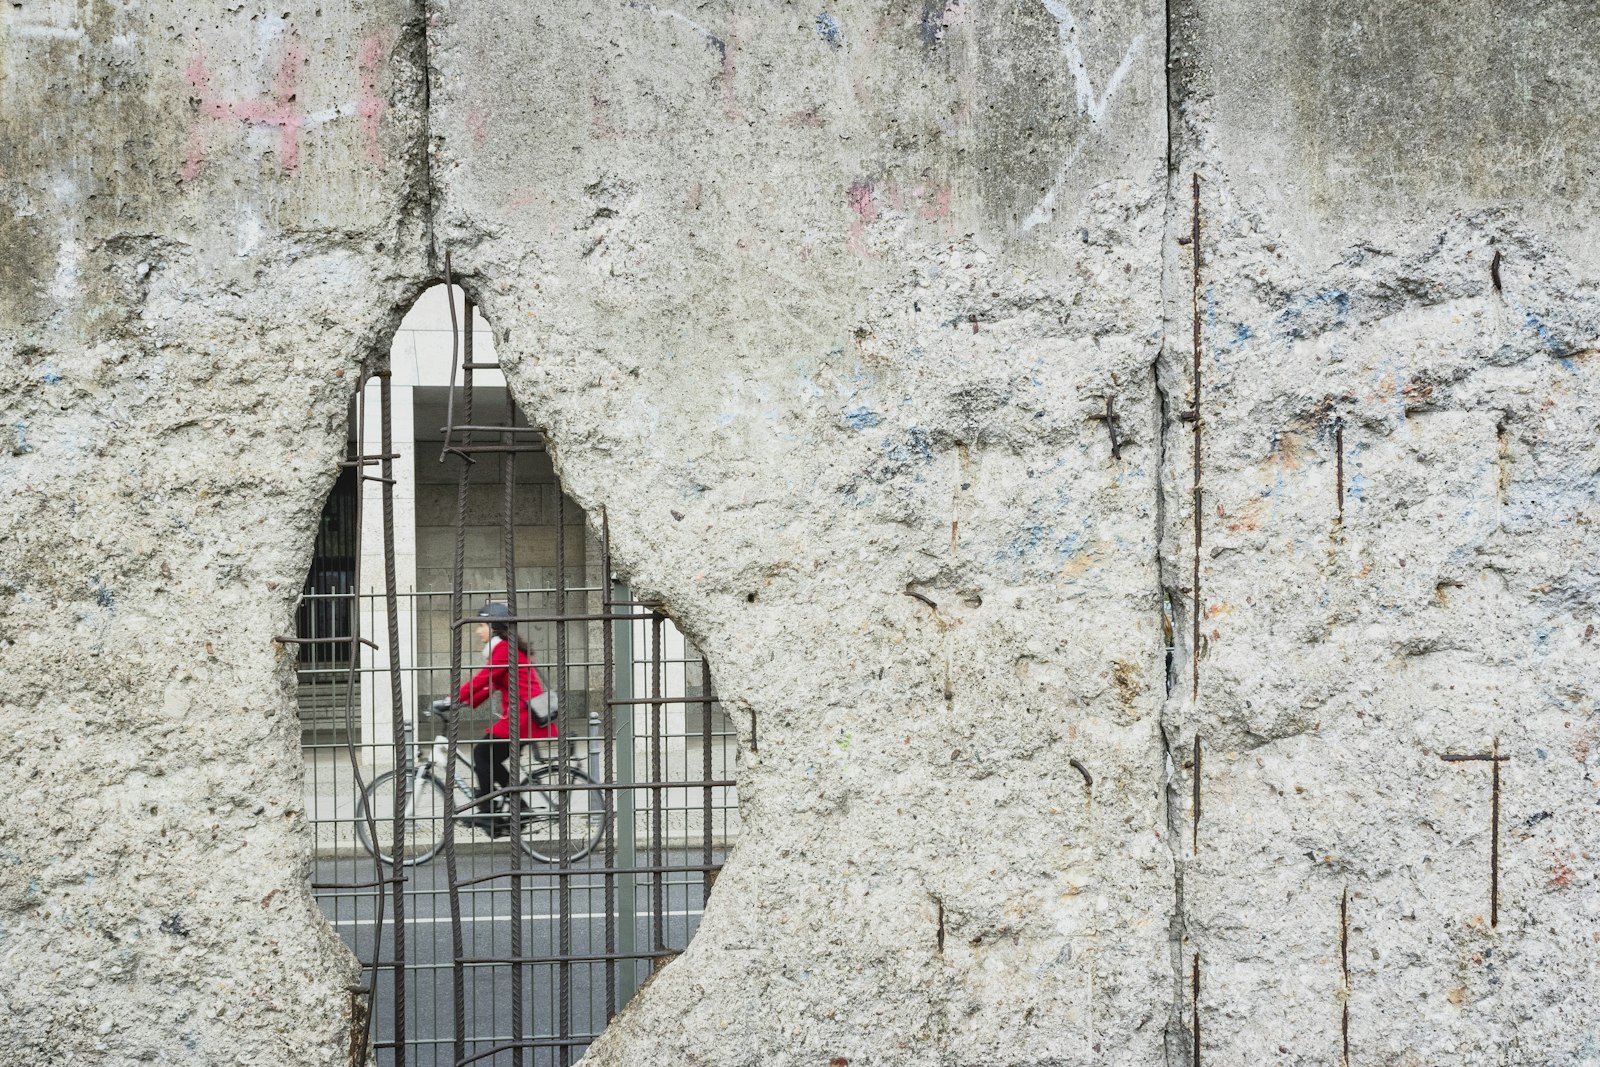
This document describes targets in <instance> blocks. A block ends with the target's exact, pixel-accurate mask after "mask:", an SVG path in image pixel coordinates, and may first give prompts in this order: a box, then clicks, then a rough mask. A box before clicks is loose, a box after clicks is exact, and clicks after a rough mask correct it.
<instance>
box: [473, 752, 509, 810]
mask: <svg viewBox="0 0 1600 1067" xmlns="http://www.w3.org/2000/svg"><path fill="white" fill-rule="evenodd" d="M510 760H511V742H510V741H502V740H500V739H499V738H494V737H485V738H484V739H483V740H481V741H479V742H477V743H476V744H474V745H473V746H472V769H473V770H474V771H475V772H477V777H478V795H479V796H480V797H481V796H483V794H485V793H487V792H489V791H490V790H492V789H497V788H501V789H503V788H504V787H506V786H508V785H510V784H511V768H510V766H508V764H509V762H510ZM478 811H479V812H480V813H481V814H484V815H487V814H489V806H488V805H487V804H480V805H478Z"/></svg>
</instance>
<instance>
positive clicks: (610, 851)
mask: <svg viewBox="0 0 1600 1067" xmlns="http://www.w3.org/2000/svg"><path fill="white" fill-rule="evenodd" d="M600 588H601V590H602V592H601V612H600V614H602V615H607V616H609V615H611V614H612V612H613V611H615V610H616V608H615V600H616V597H615V595H614V594H613V592H612V587H611V518H610V515H609V514H608V513H607V512H606V511H605V509H604V508H602V509H601V511H600ZM619 625H630V626H631V625H632V624H631V623H619V622H616V621H615V620H612V619H610V618H607V619H606V620H605V621H604V622H602V623H601V624H600V634H601V637H600V648H601V655H600V658H601V660H602V670H603V671H604V673H605V677H604V679H603V680H602V682H601V684H602V685H603V686H604V694H605V695H604V699H603V700H602V702H601V709H600V715H601V727H600V731H601V747H600V751H601V762H602V764H603V771H602V779H603V784H604V785H605V787H606V788H605V789H604V790H603V791H602V792H601V798H600V803H601V810H602V811H603V812H604V814H605V822H604V824H603V826H604V829H603V831H602V832H603V833H604V834H605V909H606V918H605V926H606V935H605V936H606V955H607V956H614V955H615V954H616V952H617V875H616V867H617V835H616V827H615V825H614V819H613V815H614V812H615V809H616V798H615V796H614V795H613V793H614V791H613V790H612V788H611V786H612V784H613V783H615V782H616V773H617V768H616V759H617V757H616V747H615V740H616V720H615V719H614V718H613V715H614V714H615V713H616V709H615V708H613V707H612V704H611V702H612V701H613V700H615V699H616V698H617V677H616V655H617V639H616V627H617V626H619ZM628 714H630V715H631V714H633V709H632V708H629V709H628ZM621 966H622V961H621V960H617V959H608V960H606V963H605V969H606V1022H607V1023H609V1022H610V1021H611V1020H612V1018H613V1017H615V1016H616V1014H617V970H618V968H620V967H621Z"/></svg>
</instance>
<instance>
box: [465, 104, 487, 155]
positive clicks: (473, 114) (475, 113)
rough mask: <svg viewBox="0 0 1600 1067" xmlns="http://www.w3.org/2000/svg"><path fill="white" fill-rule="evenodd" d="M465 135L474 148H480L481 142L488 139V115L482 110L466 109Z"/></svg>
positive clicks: (475, 108)
mask: <svg viewBox="0 0 1600 1067" xmlns="http://www.w3.org/2000/svg"><path fill="white" fill-rule="evenodd" d="M467 135H468V136H470V137H471V138H472V146H473V147H474V148H482V147H483V142H484V141H487V140H488V139H489V115H488V113H487V112H485V111H484V110H483V109H482V108H477V107H474V108H468V109H467Z"/></svg>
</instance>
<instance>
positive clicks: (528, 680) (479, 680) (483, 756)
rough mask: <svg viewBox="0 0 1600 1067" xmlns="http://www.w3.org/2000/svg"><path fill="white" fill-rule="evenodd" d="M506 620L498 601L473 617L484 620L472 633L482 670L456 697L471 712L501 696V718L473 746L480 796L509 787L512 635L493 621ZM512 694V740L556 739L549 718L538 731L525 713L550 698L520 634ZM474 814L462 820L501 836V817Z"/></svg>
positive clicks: (482, 811)
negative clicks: (479, 650)
mask: <svg viewBox="0 0 1600 1067" xmlns="http://www.w3.org/2000/svg"><path fill="white" fill-rule="evenodd" d="M510 615H511V611H510V609H509V608H507V607H506V604H505V601H503V600H491V601H489V602H488V603H486V604H484V605H483V607H482V608H480V609H479V610H478V618H480V619H483V620H485V621H483V622H480V623H478V625H477V626H476V628H475V629H474V630H473V633H474V634H475V635H476V636H477V638H478V640H479V641H481V642H483V659H484V664H485V665H484V667H483V669H481V670H480V671H478V673H477V674H474V675H473V676H472V677H471V678H470V679H468V680H467V681H466V682H463V683H462V685H461V691H460V693H458V694H457V695H456V702H457V703H459V704H467V705H470V706H472V707H474V708H475V707H477V706H478V705H480V704H482V703H483V702H484V701H485V700H488V699H489V696H490V694H491V693H498V694H500V718H499V719H497V720H495V721H494V722H493V723H491V724H490V725H489V728H488V729H487V730H485V731H484V738H483V740H481V741H479V742H477V743H476V744H475V745H473V751H472V768H473V770H474V771H475V772H476V776H477V779H478V796H480V797H481V796H484V795H485V794H487V793H489V792H491V791H492V790H494V789H496V788H504V787H505V786H507V785H510V784H511V768H510V767H509V766H508V765H507V764H508V763H509V761H510V759H511V697H510V690H511V683H510V678H509V676H510V674H511V669H510V668H511V642H510V641H509V637H510V633H511V631H510V627H509V625H508V624H507V623H505V622H497V621H495V620H497V619H506V618H508V617H509V616H510ZM517 691H518V695H519V697H520V699H519V700H517V702H516V703H517V706H518V707H519V708H521V709H522V714H521V715H520V716H518V720H519V730H518V733H517V736H518V737H519V738H520V739H521V740H523V741H530V740H544V739H547V738H552V737H555V736H556V722H555V719H554V718H553V717H552V718H551V719H550V721H549V723H547V724H546V725H544V726H540V725H539V724H538V723H536V722H535V721H534V717H533V715H532V714H531V713H530V704H533V705H535V706H537V705H540V704H543V703H546V702H548V700H549V697H548V696H547V695H546V694H545V690H544V687H543V686H542V685H540V684H539V672H538V671H536V670H534V669H533V662H532V660H531V659H530V657H529V654H528V642H527V639H526V638H524V637H523V636H522V635H521V634H518V635H517ZM477 810H478V812H479V814H478V815H477V816H476V817H473V818H469V819H466V820H463V821H466V822H468V823H470V824H474V825H477V826H478V827H480V828H481V829H485V830H488V831H490V832H491V833H494V834H496V835H498V834H500V833H504V832H505V831H506V829H507V827H506V826H505V825H504V817H500V818H496V817H495V816H494V815H493V814H492V812H491V809H490V807H489V803H488V802H483V803H480V804H479V805H478V808H477Z"/></svg>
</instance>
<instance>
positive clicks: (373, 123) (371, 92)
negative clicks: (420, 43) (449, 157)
mask: <svg viewBox="0 0 1600 1067" xmlns="http://www.w3.org/2000/svg"><path fill="white" fill-rule="evenodd" d="M393 47H394V37H393V35H392V34H390V33H388V32H387V31H384V32H380V33H374V34H372V35H371V36H369V37H365V38H362V41H361V48H360V50H359V51H358V52H357V53H356V66H357V69H358V70H359V72H360V75H361V99H360V100H359V101H357V103H356V115H357V116H358V117H359V118H360V120H361V139H362V141H363V142H364V143H365V150H366V155H367V159H369V160H370V161H372V162H373V163H376V164H377V165H378V166H380V167H381V166H383V165H384V156H383V145H382V144H381V143H380V142H379V140H378V124H379V123H380V122H382V121H383V116H384V113H385V112H387V111H388V110H389V104H388V102H387V101H385V100H384V98H383V97H382V95H380V94H379V92H378V73H379V71H380V70H382V68H383V65H384V63H385V62H387V61H388V58H389V50H390V49H391V48H393ZM468 123H469V125H470V123H471V119H470V118H469V119H468ZM474 139H475V140H476V139H477V138H476V137H474Z"/></svg>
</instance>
